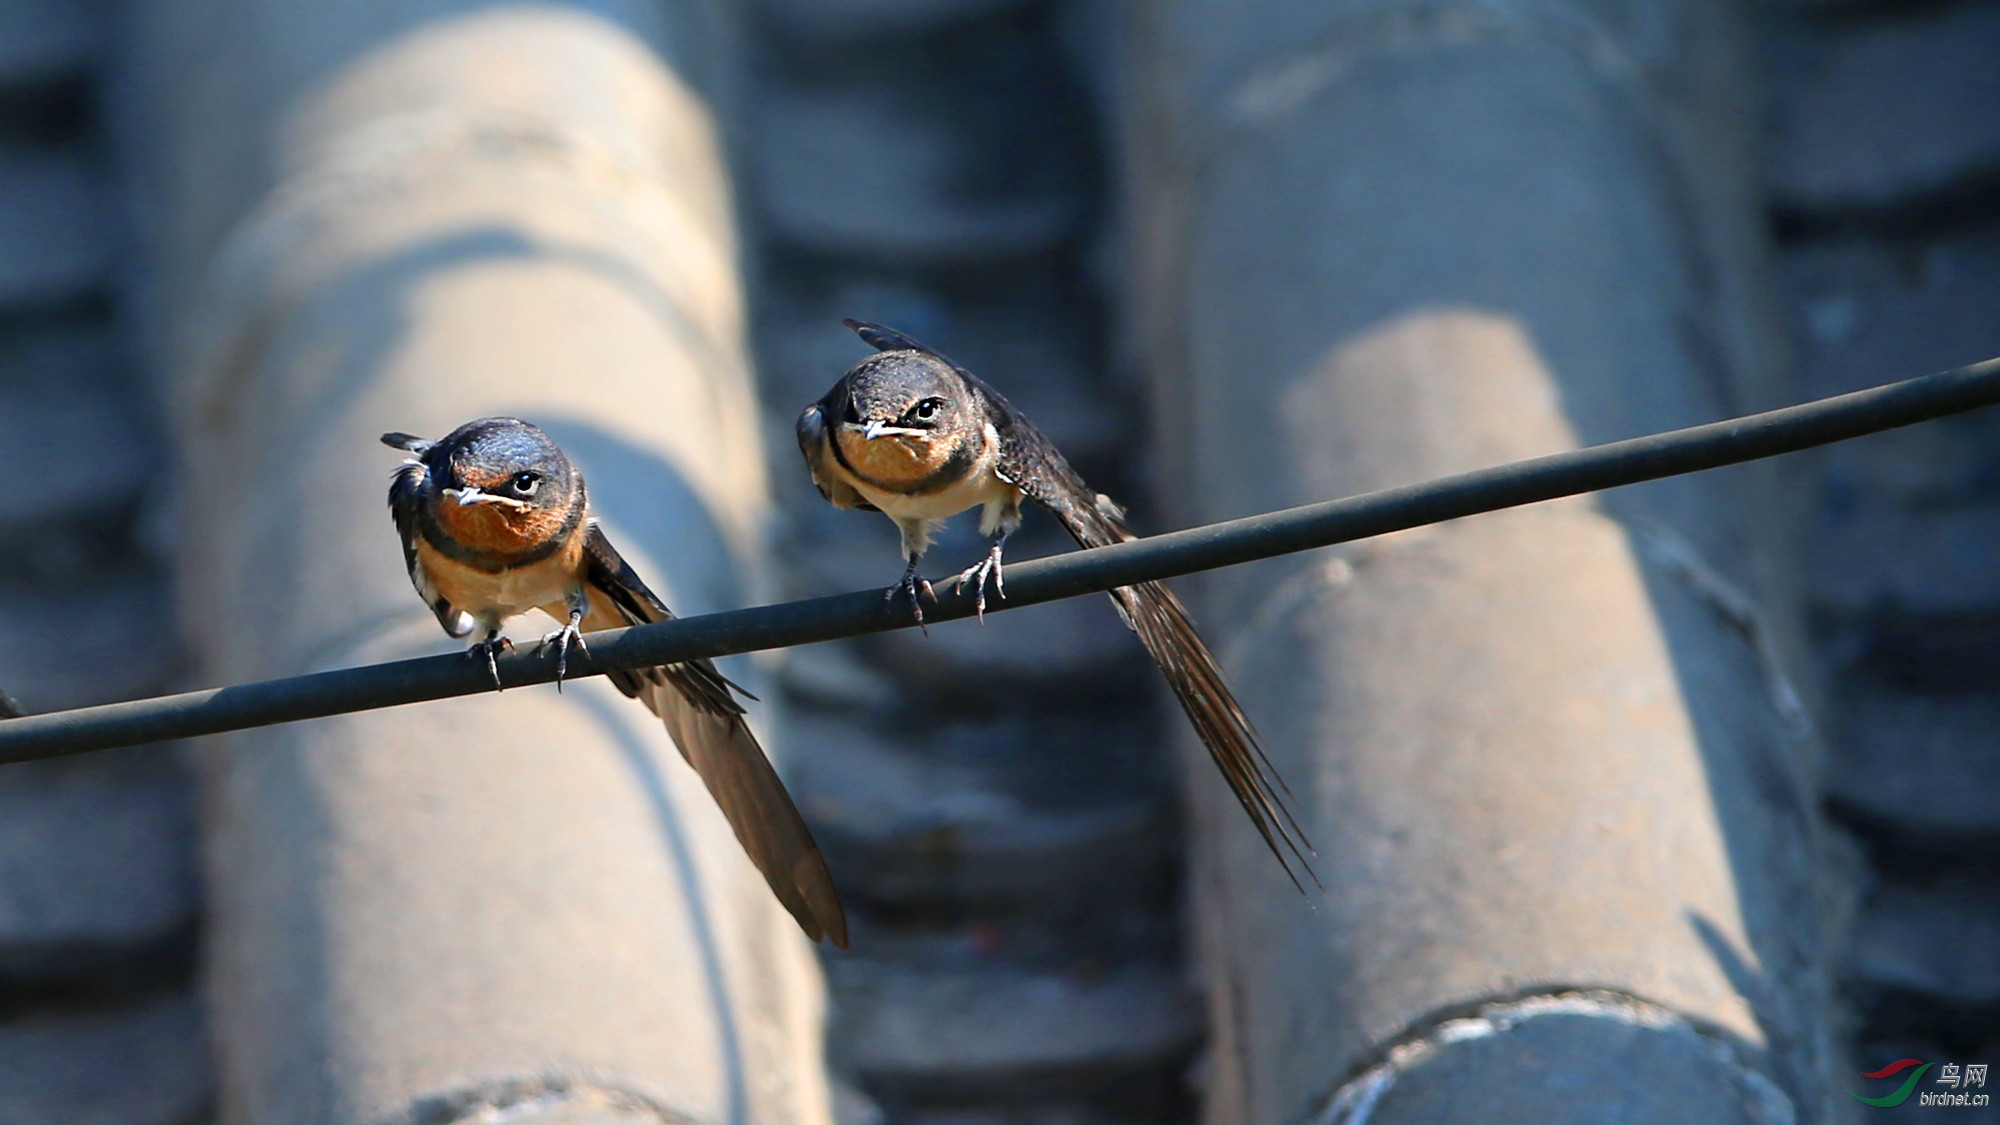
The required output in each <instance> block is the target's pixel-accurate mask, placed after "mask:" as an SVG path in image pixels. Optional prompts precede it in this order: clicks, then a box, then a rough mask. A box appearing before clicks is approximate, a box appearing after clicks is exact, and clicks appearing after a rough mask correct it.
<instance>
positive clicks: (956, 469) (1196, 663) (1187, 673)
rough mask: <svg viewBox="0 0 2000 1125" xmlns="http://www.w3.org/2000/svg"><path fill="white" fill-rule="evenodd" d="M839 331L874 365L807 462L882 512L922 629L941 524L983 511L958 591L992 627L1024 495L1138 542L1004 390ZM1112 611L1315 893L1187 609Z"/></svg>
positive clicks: (1286, 812)
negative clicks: (898, 547) (928, 563)
mask: <svg viewBox="0 0 2000 1125" xmlns="http://www.w3.org/2000/svg"><path fill="white" fill-rule="evenodd" d="M842 323H844V324H846V325H847V326H848V327H849V328H852V329H853V330H854V331H855V332H856V333H857V334H859V335H860V337H861V339H862V340H863V341H864V342H866V343H867V344H868V345H869V346H871V347H873V348H875V349H876V350H877V352H878V354H876V355H873V356H870V357H868V358H867V359H865V360H862V361H861V362H860V363H858V364H856V365H855V366H854V367H853V368H852V369H850V370H849V371H848V372H847V374H846V375H843V376H842V377H841V379H840V381H839V382H837V383H835V384H834V385H833V389H832V390H830V391H828V392H827V393H826V397H824V398H822V399H820V400H819V401H818V402H816V403H813V404H812V405H811V406H808V407H806V409H805V412H804V413H802V414H800V415H799V421H798V438H799V451H800V452H801V453H803V454H804V455H805V459H806V466H807V467H808V468H809V469H810V470H811V471H812V478H813V483H814V484H815V485H817V486H818V487H819V491H820V495H822V496H824V497H826V499H827V500H828V501H829V502H831V503H832V504H833V505H834V506H835V507H838V508H860V509H863V510H867V511H879V512H881V513H882V514H884V515H886V516H888V517H889V518H890V519H891V520H893V521H894V522H895V524H896V528H897V530H898V531H900V532H901V533H902V539H903V557H904V558H905V559H906V560H907V561H908V565H907V566H906V567H905V568H904V570H903V577H902V578H901V580H900V581H899V582H898V583H897V584H896V585H894V586H891V587H890V588H889V590H888V591H887V593H886V594H885V595H884V596H885V597H888V598H891V599H893V598H894V597H895V596H896V595H897V594H898V593H899V592H900V593H902V594H903V595H905V596H907V597H908V598H909V600H910V608H911V611H912V613H913V614H914V615H915V617H916V620H917V623H918V624H919V625H922V624H923V620H924V609H923V598H924V597H926V596H929V597H931V598H932V599H933V600H935V595H934V593H933V591H932V590H931V586H930V583H928V582H926V581H924V579H923V578H922V577H921V576H919V575H918V573H917V563H918V560H920V559H922V558H923V556H924V551H925V550H926V549H927V548H928V547H929V546H930V542H931V534H932V532H933V530H934V529H935V527H936V525H937V524H938V523H939V522H940V521H942V520H945V519H947V518H949V517H951V516H955V515H957V514H958V513H960V512H963V511H966V510H967V509H969V508H979V509H980V518H979V532H980V534H981V535H988V536H991V537H992V538H993V546H992V548H991V549H990V550H989V551H988V552H987V554H986V557H985V558H983V559H981V560H980V561H979V562H977V563H974V564H973V565H972V566H970V567H967V568H966V569H965V570H964V571H963V572H961V573H960V574H959V575H958V576H957V578H956V579H955V580H954V582H955V585H956V586H957V587H958V588H960V589H962V588H963V587H964V586H965V585H966V584H967V583H970V584H971V585H972V588H973V598H974V606H975V612H976V613H977V614H978V615H979V617H980V619H981V620H982V621H983V620H984V619H985V614H986V591H987V588H988V586H989V585H990V586H991V587H992V589H993V592H994V593H995V594H996V595H997V596H999V597H1001V598H1004V597H1006V586H1005V583H1004V577H1003V575H1002V572H1001V569H1000V559H1001V551H1002V549H1003V548H1004V547H1005V546H1006V543H1007V537H1008V536H1009V535H1012V534H1013V533H1014V531H1015V529H1016V528H1018V527H1020V526H1021V499H1022V498H1023V497H1028V498H1030V499H1033V500H1035V501H1036V502H1038V503H1040V504H1041V505H1042V506H1043V507H1045V508H1047V509H1048V510H1049V511H1050V512H1051V513H1053V514H1054V515H1055V517H1056V519H1057V520H1059V521H1061V523H1062V525H1063V527H1064V529H1065V530H1067V531H1068V532H1069V533H1070V535H1071V536H1072V537H1073V538H1075V540H1076V541H1077V543H1078V544H1079V545H1080V546H1083V547H1086V548H1089V547H1103V546H1107V545H1109V544H1112V543H1118V542H1121V541H1123V540H1127V539H1130V538H1132V533H1131V532H1130V531H1129V530H1127V529H1126V527H1125V513H1124V511H1123V510H1122V509H1120V508H1119V507H1118V505H1117V504H1115V503H1113V502H1112V501H1111V499H1110V498H1109V497H1107V496H1104V495H1102V494H1100V493H1098V492H1095V491H1093V490H1092V489H1091V488H1090V487H1089V486H1088V485H1086V484H1085V483H1084V482H1083V478H1082V477H1080V476H1078V475H1077V473H1076V470H1075V469H1072V468H1071V467H1070V464H1069V462H1068V461H1067V460H1065V459H1064V458H1063V455H1062V454H1061V453H1060V452H1059V451H1057V449H1056V447H1055V446H1054V445H1052V444H1050V442H1049V439H1048V438H1046V437H1044V436H1042V432H1041V431H1040V430H1038V429H1036V428H1035V426H1034V423H1032V422H1030V421H1028V419H1027V418H1026V417H1025V416H1024V415H1022V413H1021V412H1020V411H1019V410H1016V409H1015V408H1014V406H1013V404H1011V403H1009V402H1008V401H1007V400H1006V398H1004V397H1002V396H1001V394H1000V392H998V391H996V390H994V389H993V388H992V387H990V386H988V385H986V383H985V382H984V381H982V380H981V379H980V378H979V377H978V376H976V375H974V374H972V373H971V372H970V371H967V370H966V369H964V368H963V367H960V366H958V365H957V364H955V363H953V362H952V361H951V360H949V359H947V358H945V357H944V356H943V355H941V354H939V353H938V352H936V351H933V350H932V349H930V348H927V347H925V346H924V345H922V344H920V343H918V342H917V341H915V340H913V339H911V338H909V337H908V336H905V335H903V334H902V333H900V332H896V331H894V330H893V329H888V328H884V327H882V326H881V325H878V324H868V323H865V322H862V321H856V320H844V321H842ZM1111 599H1112V601H1113V603H1114V604H1116V605H1117V607H1118V612H1119V615H1120V616H1121V617H1123V618H1124V619H1125V624H1127V625H1129V626H1130V627H1131V628H1132V629H1133V631H1134V632H1136V633H1138V634H1139V640H1140V641H1141V643H1143V644H1144V645H1145V646H1146V651H1147V652H1148V653H1150V654H1151V655H1152V657H1153V661H1154V663H1156V664H1158V665H1159V667H1160V671H1161V672H1162V673H1163V674H1165V676H1166V678H1167V684H1168V685H1169V686H1170V687H1171V688H1172V689H1173V692H1174V698H1175V699H1176V700H1178V701H1179V703H1180V705H1181V709H1182V710H1183V711H1185V712H1186V713H1187V717H1188V719H1189V721H1190V722H1192V723H1193V724H1194V729H1195V732H1196V733H1197V734H1198V735H1200V736H1201V740H1202V743H1203V745H1205V746H1206V747H1207V748H1208V753H1209V756H1210V757H1212V758H1213V759H1214V760H1215V764H1216V766H1217V767H1219V768H1220V769H1221V770H1222V775H1223V777H1224V778H1225V779H1227V780H1228V782H1229V787H1230V788H1231V789H1232V790H1233V791H1234V792H1235V794H1236V799H1237V800H1238V801H1239V802H1241V803H1242V805H1243V810H1244V811H1245V812H1247V813H1249V814H1250V820H1251V822H1252V823H1253V824H1255V825H1256V827H1257V831H1258V833H1259V834H1260V835H1262V836H1263V838H1264V843H1265V844H1266V846H1268V847H1269V848H1270V849H1271V854H1273V855H1275V856H1277V858H1278V862H1279V863H1280V864H1281V865H1283V867H1284V869H1285V874H1286V875H1288V876H1290V877H1291V879H1292V882H1293V884H1294V885H1299V880H1298V875H1297V873H1295V872H1294V871H1293V870H1292V862H1293V861H1294V860H1296V861H1297V863H1298V864H1299V866H1300V868H1302V869H1303V870H1304V871H1305V873H1306V875H1307V877H1309V878H1312V879H1313V881H1314V882H1315V883H1317V882H1318V879H1317V877H1316V876H1314V875H1313V872H1312V865H1311V863H1310V862H1308V860H1307V859H1306V855H1307V853H1309V852H1310V851H1311V850H1312V848H1311V845H1310V844H1309V843H1308V842H1307V840H1306V838H1305V834H1304V832H1303V831H1301V830H1300V828H1299V825H1298V821H1297V819H1296V818H1295V817H1294V816H1293V815H1292V812H1291V810H1290V809H1289V808H1287V807H1286V804H1285V800H1284V797H1285V796H1286V795H1287V794H1288V793H1289V790H1287V789H1285V786H1284V782H1283V781H1282V780H1280V779H1279V778H1278V777H1277V773H1276V771H1275V770H1274V769H1273V768H1272V767H1271V763H1270V761H1269V759H1267V758H1266V757H1265V756H1264V751H1263V748H1262V747H1261V746H1260V745H1259V744H1258V741H1257V735H1256V732H1255V731H1254V730H1252V729H1251V726H1250V721H1249V719H1248V718H1246V717H1245V716H1244V714H1243V709H1242V708H1241V707H1240V706H1238V705H1237V702H1236V697H1235V696H1234V695H1232V694H1231V693H1230V691H1229V685H1228V684H1227V683H1225V682H1224V681H1223V678H1222V669H1221V668H1220V667H1219V666H1218V665H1217V664H1216V662H1215V657H1214V656H1212V655H1210V653H1209V651H1208V646H1207V645H1205V644H1203V643H1202V640H1201V637H1200V636H1199V635H1198V634H1196V632H1195V629H1194V624H1193V622H1191V621H1189V620H1188V615H1187V610H1186V609H1184V608H1183V607H1182V606H1181V603H1180V599H1178V598H1176V597H1174V595H1173V592H1172V591H1170V590H1168V589H1167V588H1166V586H1164V585H1162V584H1160V583H1158V582H1143V583H1140V584H1139V585H1137V586H1124V587H1120V588H1118V589H1116V590H1113V591H1111ZM1301 889H1303V887H1302V886H1301Z"/></svg>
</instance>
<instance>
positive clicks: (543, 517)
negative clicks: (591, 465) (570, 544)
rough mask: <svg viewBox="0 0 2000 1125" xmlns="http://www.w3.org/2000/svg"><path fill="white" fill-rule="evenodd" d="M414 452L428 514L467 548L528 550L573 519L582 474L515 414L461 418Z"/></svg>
mask: <svg viewBox="0 0 2000 1125" xmlns="http://www.w3.org/2000/svg"><path fill="white" fill-rule="evenodd" d="M422 456H423V460H424V462H425V464H426V465H427V466H428V467H429V469H430V481H431V488H430V495H429V496H428V497H427V500H428V503H429V504H430V505H431V512H432V515H433V516H434V517H435V518H436V519H437V522H438V525H439V526H440V527H441V528H443V529H444V531H445V532H446V533H447V534H449V535H451V536H452V538H454V539H457V540H459V541H460V542H462V543H464V544H465V545H466V546H468V547H473V548H477V549H480V550H487V551H500V552H505V551H520V550H530V549H533V548H535V547H537V546H540V545H541V544H542V543H543V542H545V541H546V540H547V539H548V538H549V537H551V536H554V535H556V534H558V533H560V532H561V531H562V529H564V528H565V527H570V526H574V525H575V524H576V523H577V522H578V521H577V520H575V519H572V516H573V515H574V514H575V513H576V512H577V511H578V509H579V508H580V507H581V506H582V505H583V502H584V487H583V475H582V474H581V473H579V472H577V470H576V467H575V466H574V465H572V464H571V463H570V460H569V458H568V457H567V456H565V455H564V454H563V451H562V450H561V449H560V448H558V447H557V445H556V443H555V442H554V441H552V440H550V439H549V435H547V434H545V433H543V432H542V431H541V430H540V429H538V428H537V427H535V426H532V425H530V424H528V423H526V422H523V421H521V420H520V419H518V418H481V419H479V420H478V421H476V422H467V423H466V424H465V425H463V426H460V427H459V428H458V429H456V430H453V431H452V432H451V433H449V434H447V435H445V437H444V438H443V440H441V441H438V442H436V443H435V444H434V445H432V446H431V447H430V448H429V449H428V450H426V451H424V453H423V455H422Z"/></svg>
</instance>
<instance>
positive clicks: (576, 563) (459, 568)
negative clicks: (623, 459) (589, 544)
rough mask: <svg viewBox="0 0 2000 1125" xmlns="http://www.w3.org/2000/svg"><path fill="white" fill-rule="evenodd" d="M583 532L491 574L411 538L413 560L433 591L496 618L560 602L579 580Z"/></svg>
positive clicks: (479, 614) (463, 607) (460, 606)
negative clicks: (414, 549)
mask: <svg viewBox="0 0 2000 1125" xmlns="http://www.w3.org/2000/svg"><path fill="white" fill-rule="evenodd" d="M582 551H583V536H582V535H575V536H572V537H571V540H570V543H569V544H568V546H567V548H566V549H564V550H561V551H557V552H555V553H554V554H551V555H550V556H549V557H547V558H545V559H541V560H539V561H537V562H532V563H529V564H527V565H526V566H517V567H512V568H510V569H507V570H503V571H500V572H499V573H497V574H492V573H488V572H486V571H482V570H476V569H474V568H473V567H469V566H467V565H465V564H464V563H462V562H459V561H458V560H456V559H453V558H451V557H450V556H448V555H446V554H444V553H443V552H441V551H439V550H438V549H437V548H435V547H433V546H431V545H430V544H429V543H428V542H426V541H424V540H422V539H419V540H418V541H417V563H418V565H420V566H422V567H423V568H424V575H425V577H427V578H428V579H429V580H430V584H431V585H432V587H434V588H435V589H436V590H437V592H438V593H439V594H440V595H442V596H443V597H444V599H445V600H446V601H448V602H450V603H451V604H452V605H453V606H455V607H457V608H458V609H461V610H464V611H465V612H467V613H469V614H472V615H473V616H474V617H484V618H490V619H492V620H494V621H502V620H505V619H507V618H509V617H513V616H515V615H516V614H520V613H526V612H527V611H528V610H531V609H534V608H536V607H537V606H543V605H547V604H549V603H551V602H561V601H562V600H563V599H564V598H566V597H568V596H569V594H570V591H572V590H574V589H576V588H577V587H578V585H579V584H580V582H579V579H578V575H579V574H580V573H581V571H582V561H583V560H582Z"/></svg>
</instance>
